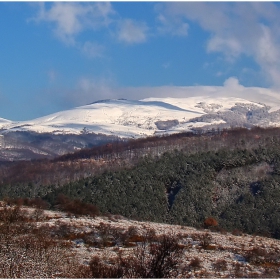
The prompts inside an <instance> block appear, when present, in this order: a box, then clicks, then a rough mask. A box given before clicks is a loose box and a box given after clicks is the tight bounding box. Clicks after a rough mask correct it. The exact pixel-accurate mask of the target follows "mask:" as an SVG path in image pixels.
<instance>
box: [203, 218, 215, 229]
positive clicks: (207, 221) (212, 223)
mask: <svg viewBox="0 0 280 280" xmlns="http://www.w3.org/2000/svg"><path fill="white" fill-rule="evenodd" d="M216 226H218V222H217V220H216V219H214V218H213V217H208V218H207V219H205V221H204V227H205V228H211V227H216Z"/></svg>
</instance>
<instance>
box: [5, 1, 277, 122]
mask: <svg viewBox="0 0 280 280" xmlns="http://www.w3.org/2000/svg"><path fill="white" fill-rule="evenodd" d="M231 84H232V85H235V86H236V85H240V86H241V85H242V86H243V87H260V88H268V89H273V90H275V91H278V89H279V88H280V3H277V2H276V3H273V2H46V3H44V2H0V117H1V118H5V119H9V120H13V121H16V120H18V121H20V120H30V119H34V118H37V117H40V116H44V115H47V114H51V113H54V112H57V111H61V110H66V109H71V108H73V107H76V106H81V105H86V104H89V103H91V102H94V101H96V100H100V99H109V98H127V99H142V98H147V97H185V95H186V94H187V93H186V92H187V91H182V90H181V89H182V87H184V89H188V87H190V88H192V89H194V88H195V87H197V89H199V90H201V89H202V86H212V87H214V86H218V87H220V89H225V91H226V89H227V88H228V87H229V85H231ZM279 95H280V90H279Z"/></svg>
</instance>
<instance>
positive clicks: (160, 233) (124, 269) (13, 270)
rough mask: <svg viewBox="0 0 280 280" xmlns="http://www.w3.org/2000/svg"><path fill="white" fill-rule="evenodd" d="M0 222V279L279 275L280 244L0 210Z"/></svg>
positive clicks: (112, 220)
mask: <svg viewBox="0 0 280 280" xmlns="http://www.w3.org/2000/svg"><path fill="white" fill-rule="evenodd" d="M0 221H1V223H0V236H1V244H0V248H1V250H0V255H1V258H0V268H1V269H0V277H3V278H15V277H16V278H39V277H40V278H106V277H109V278H135V277H136V278H145V277H144V276H145V275H150V276H159V275H161V276H162V277H163V278H174V277H175V278H268V277H273V278H275V277H278V276H279V267H280V259H279V253H280V242H279V241H278V240H275V239H271V238H265V237H261V236H250V235H247V234H242V233H240V232H239V233H237V232H236V233H235V235H233V234H232V233H227V232H222V233H221V232H211V231H210V230H205V229H200V230H197V229H195V228H191V227H182V226H174V225H168V224H159V223H149V222H138V221H133V220H127V219H124V218H123V217H121V216H106V217H105V216H99V217H94V218H93V217H89V216H79V217H77V216H76V217H75V216H73V215H72V214H69V213H68V214H66V213H65V212H54V211H47V210H40V209H32V208H26V207H14V206H7V205H5V204H3V203H2V207H0ZM7 228H9V230H8V231H7V230H6V229H7ZM170 242H171V243H170ZM152 253H153V254H154V255H153V254H152ZM154 256H158V257H159V259H157V258H155V257H154Z"/></svg>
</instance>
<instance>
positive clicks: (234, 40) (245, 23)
mask: <svg viewBox="0 0 280 280" xmlns="http://www.w3.org/2000/svg"><path fill="white" fill-rule="evenodd" d="M279 14H280V8H279V5H276V4H275V3H270V2H241V3H238V2H235V3H232V2H227V3H225V2H224V3H221V2H203V3H202V2H197V3H193V2H172V3H171V2H170V3H166V4H165V10H161V14H160V15H163V17H164V19H165V20H166V21H168V19H170V20H172V19H173V18H174V17H177V18H180V17H181V18H185V19H187V20H189V21H193V22H196V23H198V24H199V25H200V26H201V27H202V28H203V29H204V30H206V31H208V32H209V35H210V36H209V40H208V42H207V51H208V52H220V53H223V54H224V56H225V58H226V59H227V60H229V61H231V62H233V61H234V60H235V59H236V58H238V57H239V56H240V55H242V54H245V55H247V56H249V57H252V58H253V59H254V60H255V61H256V62H257V63H258V64H259V66H260V67H261V69H262V72H263V73H264V75H265V77H266V78H267V79H268V80H269V82H270V83H271V84H273V85H275V86H280V79H279V76H280V59H279V58H280V28H279V26H280V17H279Z"/></svg>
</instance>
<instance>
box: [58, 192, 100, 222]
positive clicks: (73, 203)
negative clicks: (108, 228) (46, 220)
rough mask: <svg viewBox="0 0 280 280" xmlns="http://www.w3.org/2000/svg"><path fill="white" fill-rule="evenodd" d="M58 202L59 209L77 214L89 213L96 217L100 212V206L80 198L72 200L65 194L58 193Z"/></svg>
mask: <svg viewBox="0 0 280 280" xmlns="http://www.w3.org/2000/svg"><path fill="white" fill-rule="evenodd" d="M57 203H58V205H57V208H58V209H59V210H61V211H65V212H69V213H72V214H75V215H89V216H91V217H95V216H97V215H99V214H100V213H99V210H98V208H97V207H96V206H95V205H93V204H89V203H85V202H82V201H81V200H79V199H73V200H72V199H70V198H68V197H67V196H65V195H64V194H59V195H58V197H57Z"/></svg>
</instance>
